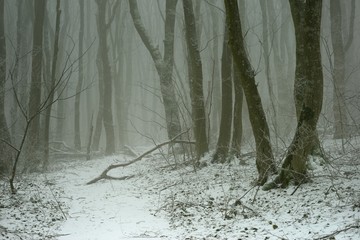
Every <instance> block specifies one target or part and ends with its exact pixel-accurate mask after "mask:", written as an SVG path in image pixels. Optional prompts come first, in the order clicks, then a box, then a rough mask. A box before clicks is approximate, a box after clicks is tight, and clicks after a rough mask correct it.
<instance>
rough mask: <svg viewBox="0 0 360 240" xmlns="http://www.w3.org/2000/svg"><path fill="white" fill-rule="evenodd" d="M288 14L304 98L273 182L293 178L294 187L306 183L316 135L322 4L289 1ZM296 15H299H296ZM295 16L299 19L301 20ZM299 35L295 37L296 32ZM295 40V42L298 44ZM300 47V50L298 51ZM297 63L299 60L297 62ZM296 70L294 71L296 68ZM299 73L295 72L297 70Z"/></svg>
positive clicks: (320, 87)
mask: <svg viewBox="0 0 360 240" xmlns="http://www.w3.org/2000/svg"><path fill="white" fill-rule="evenodd" d="M290 5H291V12H292V15H293V21H294V25H295V34H296V35H297V42H296V52H297V55H298V51H300V52H301V53H302V54H303V55H302V56H301V58H300V59H298V58H297V59H296V66H297V68H298V67H299V66H300V67H301V68H302V69H300V70H301V71H302V73H303V75H302V77H303V78H301V79H298V81H299V80H301V83H302V85H301V86H302V89H301V91H302V92H303V94H304V96H302V107H301V112H300V114H299V119H298V124H297V128H296V133H295V136H294V138H293V141H292V143H291V145H290V146H289V149H288V153H287V156H286V158H285V161H284V163H283V166H282V171H281V173H280V177H279V178H278V179H277V182H279V183H281V184H282V185H283V186H286V185H287V184H288V182H289V179H290V178H292V177H293V178H294V180H295V183H296V184H301V183H302V182H304V181H305V180H306V163H307V157H308V155H309V154H311V151H312V148H313V146H314V139H315V136H316V125H317V121H318V119H319V115H320V112H321V108H322V99H323V73H322V65H321V53H320V25H321V8H322V1H321V0H316V1H307V2H306V3H305V4H300V2H299V1H297V0H290ZM299 13H303V15H301V16H299V15H298V14H299ZM298 17H300V18H302V19H301V20H300V19H298ZM299 20H300V21H301V22H303V23H304V25H303V27H304V28H301V30H300V29H299V28H298V27H299V25H297V23H299ZM298 31H301V32H302V34H303V35H302V36H301V38H299V36H298V35H299V32H298ZM298 40H299V41H298ZM299 48H302V49H299ZM298 61H303V62H301V63H298ZM297 70H298V69H297ZM297 72H299V71H297Z"/></svg>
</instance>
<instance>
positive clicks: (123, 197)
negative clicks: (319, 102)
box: [0, 139, 360, 240]
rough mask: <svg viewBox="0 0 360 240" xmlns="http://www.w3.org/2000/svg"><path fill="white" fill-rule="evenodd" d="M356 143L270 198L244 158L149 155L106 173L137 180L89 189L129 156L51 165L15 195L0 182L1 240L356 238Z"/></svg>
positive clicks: (359, 178) (334, 145) (359, 216)
mask: <svg viewBox="0 0 360 240" xmlns="http://www.w3.org/2000/svg"><path fill="white" fill-rule="evenodd" d="M358 145H359V144H357V140H356V139H354V140H353V141H349V144H347V145H346V149H345V150H346V152H345V153H342V152H341V151H342V147H341V143H340V142H338V141H334V140H327V141H326V142H325V143H324V148H325V152H326V153H327V160H326V161H324V160H323V159H320V158H316V157H312V158H311V159H310V161H309V164H310V168H311V170H310V172H309V175H310V176H311V182H310V183H306V184H303V185H301V186H300V187H299V188H296V187H295V186H290V187H289V188H287V189H274V190H270V191H263V190H262V189H261V188H259V187H257V186H253V185H252V182H253V181H254V180H255V179H256V177H257V173H256V168H255V164H254V162H255V159H254V157H253V156H252V155H251V154H249V155H247V156H248V157H247V158H245V159H243V160H244V161H241V162H240V161H239V160H237V159H234V160H233V161H232V162H231V163H227V164H210V158H211V155H210V154H209V155H207V156H205V157H204V158H203V159H202V160H201V161H202V163H203V164H202V168H201V169H197V170H196V171H194V168H193V166H192V165H191V164H190V165H189V164H183V163H184V162H183V159H182V158H180V157H179V158H178V159H177V160H176V161H175V159H174V158H173V156H172V155H164V154H160V152H155V153H153V154H152V155H150V156H148V157H146V158H144V159H143V160H141V161H139V162H137V163H135V164H133V165H130V166H128V167H125V168H118V169H114V170H112V171H111V172H110V174H111V175H112V176H118V177H121V176H127V175H135V177H133V178H130V179H126V180H121V181H119V180H101V181H99V182H97V183H95V184H91V185H86V183H87V182H88V181H90V180H92V179H93V178H95V177H97V176H98V175H99V174H100V173H101V172H102V171H103V170H104V169H105V168H106V167H107V166H108V165H109V164H111V163H119V162H128V161H130V160H131V159H132V158H131V157H129V156H126V155H117V156H113V157H106V158H100V159H93V160H90V161H86V160H79V159H77V160H76V159H75V160H61V161H57V162H54V163H53V165H52V166H51V169H50V170H49V171H48V172H46V173H42V174H28V175H23V176H21V177H18V178H17V180H16V184H17V185H16V186H17V187H18V193H17V194H16V195H11V194H10V193H9V192H10V191H9V186H8V183H7V179H1V180H0V183H1V187H0V188H1V189H0V190H1V195H0V239H57V240H91V239H93V240H95V239H99V240H101V239H106V240H111V239H114V240H115V239H189V240H190V239H354V240H355V239H360V229H359V225H360V169H359V166H360V160H359V155H360V151H359V150H358V148H355V147H354V146H358ZM149 148H151V147H149ZM149 148H144V147H142V148H140V147H138V148H134V149H136V150H137V151H138V152H139V153H141V152H143V151H144V150H146V149H149ZM163 150H164V151H165V150H166V148H164V149H163ZM244 162H245V164H244ZM332 233H334V236H333V237H334V238H331V237H332V236H330V234H332ZM327 235H329V237H328V238H322V237H325V236H327Z"/></svg>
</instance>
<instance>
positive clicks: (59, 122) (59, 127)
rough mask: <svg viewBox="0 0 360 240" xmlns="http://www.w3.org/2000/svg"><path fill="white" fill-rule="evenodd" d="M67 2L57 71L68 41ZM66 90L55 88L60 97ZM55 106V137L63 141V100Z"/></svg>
mask: <svg viewBox="0 0 360 240" xmlns="http://www.w3.org/2000/svg"><path fill="white" fill-rule="evenodd" d="M69 3H70V1H63V4H64V8H63V9H64V18H63V20H64V21H63V23H62V25H61V26H62V27H61V30H60V35H59V38H60V39H59V49H64V50H63V51H59V55H58V61H57V64H58V65H57V67H56V69H57V70H58V71H61V70H62V69H63V68H62V67H61V66H62V65H64V60H65V59H66V50H65V49H66V45H67V42H68V37H69V33H68V31H69V21H70V13H69ZM60 75H61V73H60V72H57V73H56V76H60ZM66 92H67V89H65V90H64V89H61V88H58V89H57V95H58V96H57V97H58V98H61V97H62V96H61V95H62V94H64V95H65V93H66ZM56 105H57V108H56V117H57V119H56V130H55V131H56V133H55V137H56V140H57V141H63V140H64V135H65V131H66V128H65V123H66V122H65V120H66V114H65V111H66V106H65V101H62V100H59V101H57V104H56Z"/></svg>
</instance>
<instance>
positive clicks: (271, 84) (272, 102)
mask: <svg viewBox="0 0 360 240" xmlns="http://www.w3.org/2000/svg"><path fill="white" fill-rule="evenodd" d="M259 2H260V7H261V15H262V40H263V41H262V48H263V56H264V62H265V77H266V80H267V85H268V93H269V99H270V106H271V110H272V112H271V114H270V116H272V118H273V120H272V122H273V125H274V133H275V139H276V145H275V146H276V147H277V146H278V144H277V138H278V121H277V108H276V106H275V102H276V99H275V93H274V85H275V84H274V82H273V80H272V74H271V67H270V55H271V54H270V48H271V47H272V46H271V45H270V44H272V41H271V40H272V38H271V36H270V34H269V27H268V23H269V18H268V14H267V11H268V10H267V9H268V6H267V5H268V2H269V1H263V0H259ZM270 24H275V23H273V22H270ZM269 38H271V40H270V44H269ZM269 45H270V46H269Z"/></svg>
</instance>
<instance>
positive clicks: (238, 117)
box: [231, 64, 244, 158]
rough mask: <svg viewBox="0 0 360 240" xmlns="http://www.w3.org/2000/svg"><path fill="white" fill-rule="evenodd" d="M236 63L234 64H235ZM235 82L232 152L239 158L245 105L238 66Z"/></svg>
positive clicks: (234, 73) (234, 67)
mask: <svg viewBox="0 0 360 240" xmlns="http://www.w3.org/2000/svg"><path fill="white" fill-rule="evenodd" d="M233 65H234V64H233ZM232 76H233V84H234V93H235V97H234V110H233V111H234V114H233V133H232V142H231V152H232V154H234V155H235V156H236V157H237V158H240V153H241V138H242V132H243V129H242V118H243V117H242V115H243V114H242V106H243V98H244V94H243V89H242V87H241V79H240V72H239V69H238V68H237V67H236V66H233V75H232Z"/></svg>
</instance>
